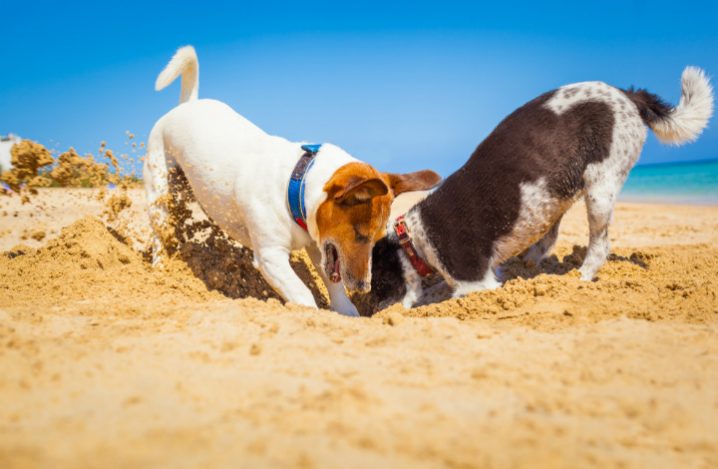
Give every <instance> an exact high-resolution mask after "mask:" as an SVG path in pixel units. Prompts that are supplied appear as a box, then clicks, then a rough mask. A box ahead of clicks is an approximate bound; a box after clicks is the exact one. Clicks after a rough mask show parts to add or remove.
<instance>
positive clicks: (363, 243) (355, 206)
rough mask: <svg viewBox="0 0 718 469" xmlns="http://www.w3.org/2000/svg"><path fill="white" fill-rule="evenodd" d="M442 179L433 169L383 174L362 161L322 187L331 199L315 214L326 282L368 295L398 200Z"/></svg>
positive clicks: (338, 172) (349, 164)
mask: <svg viewBox="0 0 718 469" xmlns="http://www.w3.org/2000/svg"><path fill="white" fill-rule="evenodd" d="M440 180H441V177H440V176H439V175H438V174H436V173H435V172H433V171H429V170H424V171H417V172H414V173H409V174H389V173H380V172H378V171H377V170H376V169H374V168H373V167H372V166H370V165H369V164H366V163H360V162H354V163H348V164H346V165H344V166H342V167H341V168H339V169H338V170H337V171H336V172H335V173H334V174H333V175H332V177H331V178H330V179H329V181H328V182H327V183H326V184H325V186H324V191H325V192H326V194H327V198H326V200H325V201H324V202H322V204H321V205H320V206H319V208H318V209H317V215H316V224H317V230H318V232H319V240H318V244H319V246H320V248H321V252H322V266H323V268H324V271H325V273H326V275H327V277H329V279H330V280H331V281H333V282H338V281H340V280H344V285H345V286H346V287H347V289H348V290H350V291H368V290H369V289H370V288H371V261H372V248H373V247H374V243H376V241H377V240H379V239H380V238H382V237H383V236H384V235H385V231H386V224H387V220H388V218H389V212H390V210H391V203H392V201H393V200H394V197H395V196H396V195H398V194H400V193H402V192H406V191H413V190H423V189H429V188H431V187H433V186H435V185H436V184H437V183H438V182H439V181H440Z"/></svg>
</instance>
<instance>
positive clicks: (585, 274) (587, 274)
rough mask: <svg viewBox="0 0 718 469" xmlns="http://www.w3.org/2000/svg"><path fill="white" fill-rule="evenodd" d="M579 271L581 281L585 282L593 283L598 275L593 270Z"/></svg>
mask: <svg viewBox="0 0 718 469" xmlns="http://www.w3.org/2000/svg"><path fill="white" fill-rule="evenodd" d="M578 271H579V272H580V273H581V280H583V281H584V282H592V281H593V278H594V277H595V276H596V273H595V272H593V269H584V268H583V267H581V268H580V269H578Z"/></svg>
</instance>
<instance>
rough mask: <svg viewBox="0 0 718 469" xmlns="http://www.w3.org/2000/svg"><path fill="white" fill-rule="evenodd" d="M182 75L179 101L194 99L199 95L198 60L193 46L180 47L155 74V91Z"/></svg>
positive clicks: (184, 101) (160, 89)
mask: <svg viewBox="0 0 718 469" xmlns="http://www.w3.org/2000/svg"><path fill="white" fill-rule="evenodd" d="M180 75H182V85H181V86H182V89H181V91H180V101H179V102H180V103H186V102H187V101H191V100H195V99H197V98H198V97H199V61H198V60H197V54H196V53H195V51H194V47H192V46H185V47H180V48H179V49H177V52H175V55H173V56H172V58H171V59H170V62H169V63H168V64H167V66H166V67H165V68H164V70H162V72H161V73H160V74H159V75H158V76H157V80H156V81H155V91H162V90H163V89H165V88H166V87H167V86H169V84H170V83H172V82H173V81H175V80H176V79H177V77H178V76H180Z"/></svg>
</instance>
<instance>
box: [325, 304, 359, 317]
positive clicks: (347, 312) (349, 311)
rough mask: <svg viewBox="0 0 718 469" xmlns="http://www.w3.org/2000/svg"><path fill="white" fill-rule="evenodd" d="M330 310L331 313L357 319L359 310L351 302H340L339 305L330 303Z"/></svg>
mask: <svg viewBox="0 0 718 469" xmlns="http://www.w3.org/2000/svg"><path fill="white" fill-rule="evenodd" d="M331 308H332V311H336V312H337V313H339V314H343V315H344V316H350V317H359V310H358V309H357V308H356V306H354V304H353V303H352V302H351V301H346V302H342V303H340V304H337V303H332V305H331Z"/></svg>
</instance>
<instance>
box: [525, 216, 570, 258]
mask: <svg viewBox="0 0 718 469" xmlns="http://www.w3.org/2000/svg"><path fill="white" fill-rule="evenodd" d="M560 225H561V218H559V219H558V220H557V221H556V223H554V225H553V226H552V227H551V229H550V230H549V231H548V233H546V234H545V235H544V237H543V238H541V239H540V240H538V241H537V242H536V243H535V244H533V245H532V246H531V247H530V248H528V249H527V250H526V251H524V253H523V255H522V256H521V260H522V261H524V262H525V263H526V264H527V265H529V266H536V265H539V263H540V262H541V261H542V260H543V259H544V258H545V257H546V256H547V255H548V254H549V253H550V252H551V250H552V249H553V247H554V245H555V244H556V238H558V228H559V226H560Z"/></svg>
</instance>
